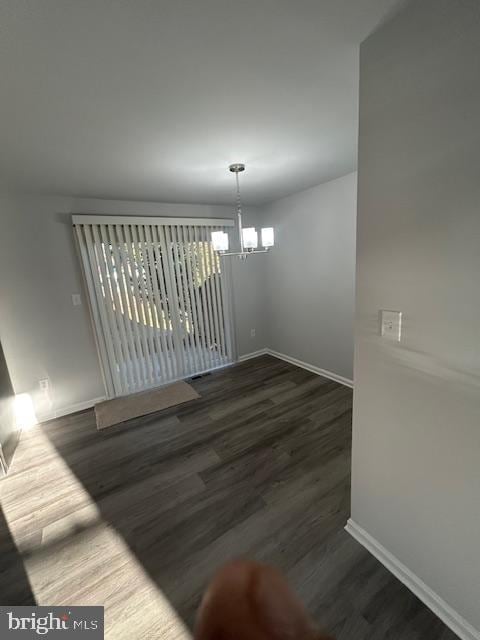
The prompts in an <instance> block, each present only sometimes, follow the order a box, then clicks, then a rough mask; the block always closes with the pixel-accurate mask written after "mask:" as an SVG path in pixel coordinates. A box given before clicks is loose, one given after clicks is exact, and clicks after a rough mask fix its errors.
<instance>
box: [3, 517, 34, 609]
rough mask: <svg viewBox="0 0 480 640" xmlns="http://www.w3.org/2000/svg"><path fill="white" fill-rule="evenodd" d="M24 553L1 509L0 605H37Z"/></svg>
mask: <svg viewBox="0 0 480 640" xmlns="http://www.w3.org/2000/svg"><path fill="white" fill-rule="evenodd" d="M35 604H36V602H35V597H34V595H33V592H32V588H31V586H30V582H29V580H28V576H27V573H26V571H25V566H24V563H23V559H22V555H21V554H20V552H19V551H18V549H17V546H16V545H15V542H14V541H13V538H12V536H11V533H10V529H9V527H8V524H7V521H6V519H5V516H4V514H3V511H2V510H1V509H0V605H25V606H28V605H35Z"/></svg>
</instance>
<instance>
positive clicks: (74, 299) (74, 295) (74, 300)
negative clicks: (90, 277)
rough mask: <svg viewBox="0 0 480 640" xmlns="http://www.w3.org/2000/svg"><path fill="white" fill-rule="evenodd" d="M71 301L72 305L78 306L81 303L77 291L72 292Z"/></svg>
mask: <svg viewBox="0 0 480 640" xmlns="http://www.w3.org/2000/svg"><path fill="white" fill-rule="evenodd" d="M72 303H73V306H74V307H79V306H80V305H81V304H82V298H81V296H80V294H79V293H72Z"/></svg>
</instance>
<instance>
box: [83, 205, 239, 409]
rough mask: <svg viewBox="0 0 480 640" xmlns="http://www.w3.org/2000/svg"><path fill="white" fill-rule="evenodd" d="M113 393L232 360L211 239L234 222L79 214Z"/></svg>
mask: <svg viewBox="0 0 480 640" xmlns="http://www.w3.org/2000/svg"><path fill="white" fill-rule="evenodd" d="M73 224H74V227H75V232H76V236H77V240H78V247H79V252H80V258H81V263H82V267H83V272H84V275H85V281H86V286H87V291H88V295H89V301H90V308H91V312H92V321H93V325H94V330H95V335H96V339H97V347H98V351H99V356H100V360H101V363H102V369H103V372H104V378H105V386H106V390H107V395H108V396H109V397H115V396H118V395H124V394H127V393H132V392H135V391H140V390H143V389H148V388H150V387H154V386H157V385H160V384H163V383H165V382H169V381H172V380H177V379H180V378H185V377H188V376H191V375H194V374H196V373H200V372H203V371H207V370H210V369H214V368H216V367H219V366H223V365H225V364H227V363H229V362H231V361H232V359H233V345H232V330H231V322H230V309H229V296H228V289H229V285H228V281H227V276H226V274H225V273H224V271H223V270H222V268H221V267H222V265H221V261H220V258H219V256H218V255H217V253H216V252H215V251H214V250H213V247H212V243H211V240H210V238H211V233H212V231H217V230H223V231H225V230H226V228H227V227H228V226H231V224H232V223H231V221H229V220H222V221H218V220H217V221H215V220H196V219H181V218H180V219H162V218H154V219H150V218H125V219H121V218H109V217H105V216H74V217H73Z"/></svg>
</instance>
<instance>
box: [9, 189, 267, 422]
mask: <svg viewBox="0 0 480 640" xmlns="http://www.w3.org/2000/svg"><path fill="white" fill-rule="evenodd" d="M72 212H76V213H101V214H112V215H115V214H118V215H127V214H130V215H135V214H139V215H160V216H186V217H199V216H201V217H217V218H219V217H221V218H226V217H232V215H233V207H222V206H206V205H170V204H158V203H145V202H124V201H109V200H84V199H82V200H75V199H72V198H66V197H46V196H42V197H39V196H37V197H33V196H15V197H13V196H4V197H2V198H0V273H1V274H2V277H1V278H0V301H1V305H0V339H1V341H2V344H3V348H4V352H5V357H6V360H7V363H8V366H9V369H10V374H11V378H12V382H13V386H14V389H15V392H16V393H30V394H31V395H32V397H33V399H34V403H35V407H36V410H37V413H38V415H39V416H40V417H42V416H45V415H51V414H52V413H53V412H55V411H64V410H66V409H68V408H71V407H74V406H75V405H76V404H79V403H83V402H87V401H90V400H92V399H95V398H98V397H101V396H103V395H104V388H103V382H102V379H101V374H100V369H99V364H98V358H97V353H96V349H95V343H94V338H93V333H92V329H91V323H90V318H89V314H88V307H87V302H86V298H85V295H82V299H83V305H82V306H80V307H74V306H73V305H72V299H71V294H72V293H77V292H81V293H82V294H83V286H82V278H81V274H80V270H79V266H78V259H77V255H76V250H75V247H74V243H73V234H72V227H71V217H70V213H72ZM256 216H257V213H256V210H255V209H253V208H251V209H247V210H246V221H247V223H252V224H256V223H257V222H256ZM259 257H260V256H259ZM230 260H231V259H230ZM245 266H246V269H245V268H244V267H245ZM232 271H233V284H234V289H235V296H236V303H235V305H236V307H235V312H236V313H235V319H234V320H235V326H236V341H237V345H238V351H239V354H240V355H241V354H242V353H245V352H246V351H251V350H255V349H258V348H260V346H262V347H263V346H264V316H263V311H262V309H261V308H260V305H259V304H258V303H259V291H258V287H259V286H260V282H261V277H260V276H259V277H256V276H255V271H259V265H258V264H257V265H255V264H254V263H253V262H252V264H249V265H242V264H240V263H239V262H238V261H234V262H232ZM252 327H257V337H256V338H253V339H252V338H251V337H250V329H251V328H252ZM42 378H49V379H50V381H51V385H52V386H51V389H52V391H51V395H50V398H46V397H45V396H44V394H42V393H40V391H39V380H40V379H42Z"/></svg>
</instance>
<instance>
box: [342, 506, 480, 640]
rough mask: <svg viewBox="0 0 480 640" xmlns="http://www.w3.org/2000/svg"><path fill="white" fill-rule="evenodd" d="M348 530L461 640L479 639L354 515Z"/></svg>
mask: <svg viewBox="0 0 480 640" xmlns="http://www.w3.org/2000/svg"><path fill="white" fill-rule="evenodd" d="M345 530H346V531H347V532H348V533H349V534H350V535H351V536H352V537H353V538H355V540H357V542H359V543H360V544H361V545H362V546H363V547H365V549H367V551H369V552H370V553H371V554H372V555H373V556H375V558H377V560H379V561H380V562H381V563H382V564H383V565H384V566H385V567H386V568H387V569H388V570H389V571H390V572H391V573H393V575H394V576H395V577H397V578H398V579H399V580H400V582H403V584H404V585H405V586H406V587H408V588H409V589H410V591H411V592H412V593H414V594H415V595H416V596H417V598H419V599H420V600H421V601H422V602H423V603H424V604H425V605H426V606H427V607H428V608H429V609H431V610H432V611H433V613H435V615H437V616H438V617H439V618H440V620H442V621H443V622H444V623H445V624H446V625H447V627H449V628H450V629H451V630H452V631H453V632H454V633H456V634H457V636H458V637H459V638H461V640H480V631H478V630H477V629H475V628H474V627H473V626H472V625H471V624H470V623H469V622H467V620H465V618H463V617H462V616H461V615H460V614H458V613H457V612H456V611H455V610H454V609H453V608H452V607H451V606H450V605H449V604H447V603H446V602H445V600H443V599H442V598H441V597H440V596H439V595H438V594H436V593H435V592H434V591H433V590H432V589H430V587H429V586H428V585H426V584H425V583H424V582H423V581H422V580H421V579H420V578H419V577H418V576H417V575H415V574H414V573H413V572H412V571H410V569H409V568H408V567H406V566H405V565H404V564H403V563H402V562H400V560H398V559H397V558H396V557H395V556H394V555H393V554H392V553H390V551H388V550H387V549H385V547H384V546H382V545H381V544H380V543H379V542H378V541H377V540H375V538H373V537H372V536H371V535H370V534H369V533H368V532H367V531H365V529H362V527H360V526H359V525H358V524H357V523H356V522H355V521H354V520H352V519H351V518H350V519H349V520H348V522H347V524H346V526H345Z"/></svg>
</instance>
